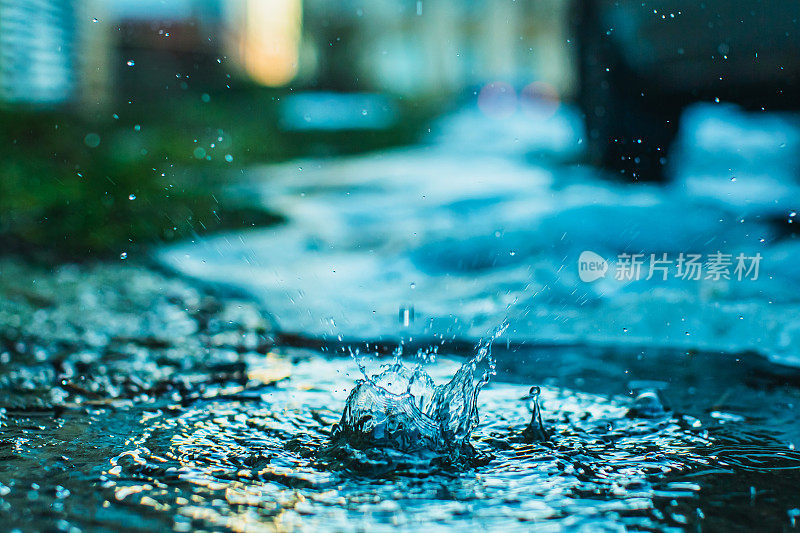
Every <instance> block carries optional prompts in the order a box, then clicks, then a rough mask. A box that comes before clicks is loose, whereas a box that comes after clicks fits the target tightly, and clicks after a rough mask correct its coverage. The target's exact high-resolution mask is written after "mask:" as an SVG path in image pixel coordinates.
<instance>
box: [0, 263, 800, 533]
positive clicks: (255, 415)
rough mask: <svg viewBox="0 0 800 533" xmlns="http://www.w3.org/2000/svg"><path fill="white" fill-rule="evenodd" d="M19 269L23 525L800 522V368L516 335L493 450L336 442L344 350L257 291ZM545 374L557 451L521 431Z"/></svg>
mask: <svg viewBox="0 0 800 533" xmlns="http://www.w3.org/2000/svg"><path fill="white" fill-rule="evenodd" d="M3 274H4V276H3V279H4V280H10V279H12V278H13V279H14V283H13V284H9V283H7V284H6V285H4V287H3V291H4V293H5V294H6V295H7V297H6V298H4V299H3V310H2V312H3V317H4V320H3V324H4V325H5V327H4V329H3V337H2V339H3V345H2V350H1V351H0V356H2V362H1V363H0V364H2V366H3V380H2V389H1V392H2V411H1V412H0V413H1V414H0V428H1V434H2V441H0V446H2V450H3V451H2V455H3V461H2V466H0V512H1V513H2V514H3V515H4V522H5V523H6V524H8V525H9V526H10V527H18V528H20V529H23V530H29V529H39V530H41V529H57V530H63V531H70V530H72V531H76V530H96V529H102V530H109V531H139V530H145V529H174V530H183V531H188V530H195V529H201V530H215V529H233V530H269V531H271V530H287V529H300V530H319V529H325V530H352V529H356V530H362V529H363V530H381V529H386V530H388V529H391V528H394V527H397V526H398V525H402V526H407V527H415V528H416V527H423V526H424V527H435V528H439V527H445V526H447V527H453V526H481V527H499V526H503V527H506V528H511V529H528V528H530V527H532V526H534V525H535V526H537V527H539V528H543V529H553V530H555V529H558V528H562V527H569V528H575V529H580V528H587V529H591V530H598V529H607V530H616V529H620V528H623V527H628V528H633V529H659V530H666V529H669V528H685V527H689V528H691V529H695V528H701V529H721V528H724V529H730V528H736V527H739V528H748V527H756V526H758V527H768V528H770V529H789V528H791V527H793V525H794V522H795V519H796V518H797V517H798V515H800V510H798V509H800V496H798V494H797V492H796V490H795V489H796V486H797V484H798V483H800V477H798V476H800V454H798V453H797V452H795V451H794V444H793V443H795V442H798V439H800V424H798V422H797V421H796V417H795V412H796V405H797V404H798V403H800V389H798V383H800V374H798V373H797V372H795V371H793V370H791V369H787V368H780V369H779V368H777V367H775V365H773V364H771V363H769V362H768V361H766V360H764V359H760V358H758V357H757V356H754V355H749V356H747V357H737V356H733V355H731V354H719V353H716V354H712V353H703V352H699V353H686V352H681V351H675V350H660V351H659V350H637V349H628V348H616V349H601V348H592V347H572V348H565V347H554V348H546V347H538V348H537V347H526V346H524V345H522V346H514V345H509V346H506V345H504V343H503V341H502V338H501V339H500V340H499V341H498V342H497V343H496V346H495V348H494V353H495V356H496V360H497V375H496V376H494V378H493V379H492V381H491V382H490V384H489V385H488V386H487V387H486V388H485V389H484V390H483V391H482V393H481V394H480V396H479V397H478V410H479V414H480V424H479V425H478V426H477V428H476V430H475V431H474V432H473V434H472V437H471V439H469V442H470V443H471V446H474V448H475V450H476V453H477V459H476V460H475V461H472V462H471V463H468V464H465V463H463V462H462V463H458V464H449V463H448V462H447V461H443V462H438V463H434V464H435V465H436V466H431V463H430V462H427V463H423V464H419V463H415V462H414V461H410V462H409V461H408V457H405V458H404V457H400V458H398V457H392V456H388V457H387V456H386V455H379V456H378V458H377V459H376V458H375V455H374V454H373V455H370V451H369V450H366V451H359V450H356V449H352V448H349V447H348V448H347V449H342V450H339V453H337V454H331V453H326V452H325V450H326V449H327V447H328V446H329V442H330V435H331V429H332V427H333V424H335V423H337V422H339V418H340V416H341V413H342V410H343V408H344V405H345V400H346V399H347V396H348V393H349V392H350V390H351V389H352V388H353V386H354V384H355V383H356V381H357V380H358V379H362V374H361V371H360V370H359V369H358V366H357V365H356V363H355V361H354V360H353V359H352V358H351V357H349V356H348V355H347V354H343V353H342V351H341V350H340V348H339V347H337V346H336V345H334V344H330V345H327V346H325V347H323V348H322V349H309V348H300V347H296V346H295V347H293V346H286V345H284V344H281V343H282V338H281V336H280V335H277V336H276V335H275V332H274V331H273V330H272V329H271V328H270V326H269V324H268V322H267V321H265V320H264V318H262V315H261V312H260V311H259V310H258V308H257V307H255V306H254V305H253V304H252V303H250V302H248V301H247V300H244V299H237V298H234V297H233V296H232V295H230V294H227V295H222V294H212V293H208V292H206V291H203V290H199V289H196V288H194V287H192V286H191V285H189V284H187V283H186V282H183V281H180V280H177V279H175V278H173V277H171V276H167V275H164V274H159V273H157V272H154V271H153V270H151V269H147V268H143V267H138V266H129V265H123V266H96V267H74V266H67V267H62V268H60V269H58V270H57V271H56V272H55V273H49V272H47V271H44V270H37V269H36V268H32V267H30V266H29V265H21V264H18V263H15V262H9V261H5V262H4V263H3ZM56 302H58V303H56ZM289 340H291V341H292V343H293V344H298V341H297V339H296V338H291V339H289ZM275 341H277V343H278V344H275ZM381 351H382V352H386V351H387V350H385V349H384V350H381ZM407 352H409V353H414V352H413V350H410V349H409V350H407ZM468 356H469V353H465V352H464V351H463V347H462V346H455V345H452V346H451V345H447V344H446V345H444V346H442V347H441V348H440V349H439V354H438V355H437V356H435V357H434V358H433V359H434V361H428V362H427V363H424V364H423V368H424V369H426V370H427V371H428V372H429V373H430V374H431V376H432V377H433V378H434V379H435V380H436V382H437V383H444V382H446V381H447V380H448V379H450V378H451V377H452V376H453V374H454V373H455V371H456V369H457V368H458V367H459V365H460V364H461V363H462V362H463V361H464V359H465V357H468ZM429 359H430V357H429ZM367 360H368V361H372V362H371V363H370V364H371V365H372V366H371V368H374V367H375V365H377V364H379V363H380V362H381V361H386V360H387V358H386V357H385V354H384V356H383V357H378V356H377V355H376V356H375V357H374V358H367ZM406 361H407V364H408V365H412V364H414V363H415V361H416V362H419V361H418V360H416V359H415V357H410V356H409V357H406ZM532 385H540V386H541V390H542V392H541V407H542V414H543V422H544V426H545V428H546V430H547V431H548V433H549V434H550V438H549V440H548V441H545V442H539V441H536V440H535V439H531V438H529V436H528V437H526V436H525V430H526V428H527V427H528V425H529V422H530V419H531V411H530V401H529V398H528V389H529V388H530V387H531V386H532ZM373 452H375V450H373ZM423 457H424V456H423ZM76 528H77V529H76Z"/></svg>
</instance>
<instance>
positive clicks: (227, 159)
mask: <svg viewBox="0 0 800 533" xmlns="http://www.w3.org/2000/svg"><path fill="white" fill-rule="evenodd" d="M225 161H227V162H228V163H232V162H233V156H232V155H231V154H225Z"/></svg>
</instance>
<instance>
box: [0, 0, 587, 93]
mask: <svg viewBox="0 0 800 533" xmlns="http://www.w3.org/2000/svg"><path fill="white" fill-rule="evenodd" d="M565 9H566V7H565V2H563V1H560V0H530V1H514V0H401V1H397V0H371V1H370V2H356V1H354V0H343V1H333V0H169V1H166V0H83V1H80V0H0V100H2V101H5V102H12V103H20V102H21V103H28V104H49V105H52V104H73V103H79V104H83V105H84V106H88V108H89V109H91V108H93V107H97V106H101V107H102V106H103V104H104V103H108V102H113V101H120V100H130V99H134V98H136V97H142V96H145V97H146V96H148V95H158V96H163V95H165V94H166V95H167V96H168V95H169V93H170V92H172V91H181V90H186V89H187V88H196V89H197V88H206V89H207V90H213V89H215V88H223V87H225V86H230V84H231V83H235V82H236V81H237V80H241V79H250V80H253V81H255V82H258V83H261V84H264V85H269V86H283V85H288V84H292V85H293V86H295V87H301V88H302V87H306V88H316V89H325V90H338V91H354V90H359V91H377V92H385V93H390V94H396V95H424V94H442V93H450V92H453V91H458V90H461V89H463V88H465V87H472V86H476V85H480V84H485V83H488V82H492V81H502V82H504V83H508V84H511V85H518V86H523V85H527V84H529V83H530V82H532V81H544V82H546V83H548V84H550V85H552V86H554V87H555V88H556V89H557V91H558V92H560V93H563V92H565V91H567V90H568V89H569V87H570V83H571V72H570V71H569V69H567V68H565V66H566V65H567V64H568V61H567V59H566V58H567V55H566V50H567V49H568V44H567V40H566V33H565V32H566V29H565V26H566V25H565V23H564V21H565V20H566V16H565Z"/></svg>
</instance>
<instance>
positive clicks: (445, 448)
mask: <svg viewBox="0 0 800 533" xmlns="http://www.w3.org/2000/svg"><path fill="white" fill-rule="evenodd" d="M506 328H507V324H506V323H503V324H502V325H501V326H499V327H498V328H496V329H495V330H494V331H493V332H492V334H491V335H490V336H489V337H488V338H486V339H484V340H481V342H480V343H478V346H477V349H476V353H475V355H474V356H473V357H472V358H471V359H470V360H469V361H467V362H465V363H464V364H463V365H461V367H460V368H459V369H458V371H457V372H456V373H455V375H454V376H453V378H452V379H451V380H450V381H449V382H448V383H446V384H443V385H436V383H435V382H434V380H433V378H431V377H430V376H429V375H428V374H427V372H426V371H425V369H424V368H423V366H422V362H424V361H425V360H428V359H430V357H429V356H428V355H427V354H418V355H417V359H418V360H419V361H422V362H419V363H418V364H416V365H415V366H414V367H413V368H409V367H408V366H406V365H405V364H404V363H403V360H402V352H401V351H400V350H398V351H397V352H395V357H394V361H393V362H392V363H391V364H389V365H384V366H383V367H381V370H380V371H379V372H378V373H377V374H374V375H370V374H369V373H368V372H367V371H366V369H365V367H364V365H363V362H362V361H360V360H359V358H358V354H354V355H355V356H356V357H355V358H356V360H357V362H358V363H359V368H361V371H362V373H363V374H364V379H362V380H359V381H358V383H357V384H356V386H355V388H354V389H353V391H352V392H351V393H350V396H349V397H348V398H347V402H346V405H345V408H344V412H343V413H342V418H341V420H340V421H339V423H338V424H336V425H335V426H334V428H333V430H332V432H331V446H332V447H334V448H335V447H337V446H339V447H340V446H349V447H352V448H355V449H359V450H366V449H376V448H377V449H391V450H394V451H399V452H402V453H421V452H423V454H424V452H432V453H433V454H434V455H449V456H451V457H463V456H464V455H467V456H470V457H471V456H472V455H473V450H472V448H471V447H470V445H469V437H470V435H471V433H472V430H473V429H475V427H476V426H477V425H478V422H479V416H478V405H477V400H478V394H479V393H480V391H481V389H482V388H483V386H484V385H486V384H487V383H488V382H489V379H490V378H491V376H492V375H493V374H494V373H495V362H494V359H493V358H492V343H493V342H494V340H495V339H497V338H498V337H499V336H500V335H502V334H503V332H504V331H505V330H506Z"/></svg>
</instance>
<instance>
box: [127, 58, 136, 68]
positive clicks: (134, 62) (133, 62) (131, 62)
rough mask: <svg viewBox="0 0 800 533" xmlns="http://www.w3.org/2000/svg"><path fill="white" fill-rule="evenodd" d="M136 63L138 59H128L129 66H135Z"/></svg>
mask: <svg viewBox="0 0 800 533" xmlns="http://www.w3.org/2000/svg"><path fill="white" fill-rule="evenodd" d="M135 64H136V61H134V60H133V59H129V60H128V66H129V67H132V66H134V65H135Z"/></svg>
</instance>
